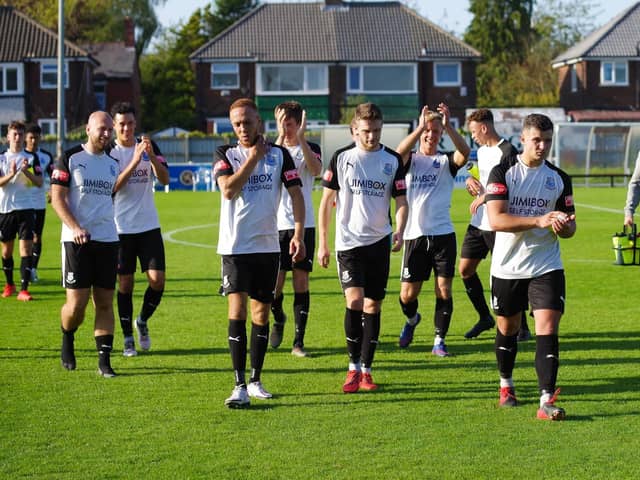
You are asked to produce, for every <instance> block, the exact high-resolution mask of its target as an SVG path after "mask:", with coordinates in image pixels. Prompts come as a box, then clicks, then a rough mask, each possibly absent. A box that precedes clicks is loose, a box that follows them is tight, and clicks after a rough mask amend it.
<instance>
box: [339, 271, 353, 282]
mask: <svg viewBox="0 0 640 480" xmlns="http://www.w3.org/2000/svg"><path fill="white" fill-rule="evenodd" d="M340 279H341V280H342V283H349V282H350V281H351V274H350V273H349V270H344V271H343V272H342V275H341V276H340Z"/></svg>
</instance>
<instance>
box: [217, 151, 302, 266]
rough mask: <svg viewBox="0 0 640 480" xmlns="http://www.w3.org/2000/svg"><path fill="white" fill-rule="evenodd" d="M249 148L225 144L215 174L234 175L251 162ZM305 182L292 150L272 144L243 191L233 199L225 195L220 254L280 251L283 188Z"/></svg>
mask: <svg viewBox="0 0 640 480" xmlns="http://www.w3.org/2000/svg"><path fill="white" fill-rule="evenodd" d="M248 154H249V150H248V149H247V148H245V147H243V146H241V145H236V146H230V145H224V146H222V147H219V148H218V150H216V153H215V161H214V166H213V174H214V177H215V178H216V181H217V179H218V178H220V177H221V176H228V175H233V174H234V173H235V172H237V171H238V169H239V168H240V167H241V166H242V165H243V164H244V163H245V162H246V161H247V156H248ZM283 185H284V187H285V188H290V187H292V186H295V185H298V186H299V185H301V181H300V177H299V175H298V170H297V169H296V166H295V164H294V163H293V159H292V158H291V155H289V152H288V151H287V150H286V149H284V148H282V147H280V146H277V145H271V146H270V148H269V149H268V150H267V152H266V154H265V156H264V157H263V158H261V159H260V160H258V162H257V164H256V166H255V168H254V169H253V171H252V172H251V174H250V175H249V178H248V179H247V182H246V183H245V184H244V186H243V187H242V190H241V191H240V192H239V193H238V194H237V195H236V196H235V197H234V198H232V199H231V200H228V199H226V198H224V196H223V197H222V200H221V204H220V228H219V236H218V253H219V254H220V255H237V254H246V253H277V252H280V242H279V239H278V226H277V212H278V205H279V203H280V195H281V189H282V186H283Z"/></svg>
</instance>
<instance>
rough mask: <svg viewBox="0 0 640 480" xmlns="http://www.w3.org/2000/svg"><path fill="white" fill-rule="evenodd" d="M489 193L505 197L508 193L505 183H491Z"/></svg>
mask: <svg viewBox="0 0 640 480" xmlns="http://www.w3.org/2000/svg"><path fill="white" fill-rule="evenodd" d="M487 193H488V194H490V195H504V194H505V193H507V186H506V185H505V184H503V183H490V184H489V185H487Z"/></svg>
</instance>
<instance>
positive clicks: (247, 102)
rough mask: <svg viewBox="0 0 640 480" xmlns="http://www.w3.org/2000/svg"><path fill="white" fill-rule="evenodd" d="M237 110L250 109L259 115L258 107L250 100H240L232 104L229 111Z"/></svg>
mask: <svg viewBox="0 0 640 480" xmlns="http://www.w3.org/2000/svg"><path fill="white" fill-rule="evenodd" d="M236 108H250V109H252V110H253V111H254V112H256V113H258V106H257V105H256V103H255V102H254V101H253V100H251V99H250V98H239V99H237V100H236V101H235V102H233V103H232V104H231V106H230V107H229V111H231V110H235V109H236Z"/></svg>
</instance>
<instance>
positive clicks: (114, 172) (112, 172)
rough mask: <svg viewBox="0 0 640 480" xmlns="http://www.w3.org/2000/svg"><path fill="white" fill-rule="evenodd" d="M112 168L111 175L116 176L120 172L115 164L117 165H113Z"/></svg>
mask: <svg viewBox="0 0 640 480" xmlns="http://www.w3.org/2000/svg"><path fill="white" fill-rule="evenodd" d="M110 170H111V175H112V176H114V177H115V176H116V175H117V174H118V173H117V172H116V166H115V165H111V167H110Z"/></svg>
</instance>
